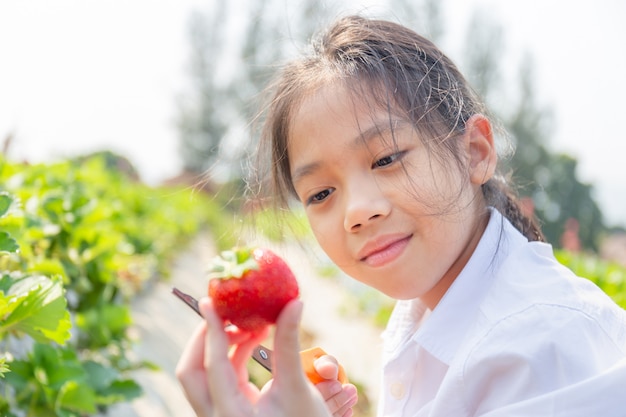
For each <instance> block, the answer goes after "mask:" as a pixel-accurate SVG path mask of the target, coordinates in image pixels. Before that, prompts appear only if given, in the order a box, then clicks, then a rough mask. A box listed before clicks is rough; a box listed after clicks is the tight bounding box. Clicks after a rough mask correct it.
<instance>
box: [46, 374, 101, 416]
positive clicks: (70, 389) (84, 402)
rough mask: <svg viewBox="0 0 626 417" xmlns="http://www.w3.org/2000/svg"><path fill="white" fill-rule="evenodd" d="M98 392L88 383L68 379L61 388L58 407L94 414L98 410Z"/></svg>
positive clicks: (58, 408)
mask: <svg viewBox="0 0 626 417" xmlns="http://www.w3.org/2000/svg"><path fill="white" fill-rule="evenodd" d="M96 398H97V397H96V393H95V392H94V391H93V389H92V388H91V387H90V386H88V385H86V384H79V383H78V382H77V381H68V382H66V383H65V384H64V385H63V387H62V388H61V389H60V390H59V395H58V397H57V402H56V407H55V408H56V409H57V410H58V411H61V410H70V411H75V412H79V413H89V414H93V413H95V412H96Z"/></svg>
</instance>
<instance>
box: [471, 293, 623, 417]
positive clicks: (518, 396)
mask: <svg viewBox="0 0 626 417" xmlns="http://www.w3.org/2000/svg"><path fill="white" fill-rule="evenodd" d="M624 349H626V346H624V345H623V344H621V342H619V341H617V340H616V338H615V337H614V336H612V335H611V334H610V333H608V332H607V331H606V330H605V328H604V327H603V323H600V322H599V321H598V319H596V318H594V317H591V316H590V315H588V314H586V313H584V312H582V311H579V310H576V309H572V308H570V307H564V306H560V305H545V304H544V305H533V306H531V307H529V308H527V309H526V310H524V311H521V312H518V313H516V314H514V315H511V316H509V317H506V318H505V319H502V320H501V321H499V322H498V323H497V324H496V325H495V326H493V327H492V328H491V330H490V331H489V332H488V333H487V334H485V335H484V336H483V337H482V338H481V339H480V340H478V341H477V343H476V344H474V346H473V348H472V349H471V350H470V352H469V354H468V355H467V356H466V360H465V363H464V366H463V367H462V369H463V375H462V385H463V389H462V392H463V396H464V403H465V407H466V409H467V414H468V415H471V416H484V417H487V416H488V417H500V416H502V417H504V416H509V417H510V416H531V415H532V416H579V415H580V416H581V417H582V416H583V415H584V416H590V415H602V416H607V415H609V416H613V415H615V416H618V415H619V416H626V408H625V407H624V402H625V401H626V400H624V398H625V394H626V359H625V356H626V355H625V351H624ZM592 387H593V388H592ZM596 387H604V388H605V389H604V390H600V389H598V388H596ZM599 395H600V396H599ZM600 402H602V403H600ZM600 406H601V407H603V409H605V410H604V411H606V410H613V409H618V408H619V409H621V413H622V414H611V413H607V412H596V411H594V412H591V413H584V412H583V413H582V414H580V413H581V411H580V410H585V409H586V408H585V407H587V409H589V407H600ZM594 410H595V409H594Z"/></svg>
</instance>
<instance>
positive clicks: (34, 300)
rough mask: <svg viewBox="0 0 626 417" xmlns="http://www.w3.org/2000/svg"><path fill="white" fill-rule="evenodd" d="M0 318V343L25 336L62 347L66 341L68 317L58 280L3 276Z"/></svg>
mask: <svg viewBox="0 0 626 417" xmlns="http://www.w3.org/2000/svg"><path fill="white" fill-rule="evenodd" d="M0 318H2V321H0V340H1V339H2V338H3V337H4V336H6V335H8V334H16V335H24V334H27V335H29V336H30V337H31V338H33V339H34V340H36V341H39V342H46V341H54V342H56V343H58V344H64V343H65V342H66V341H67V340H68V339H69V338H70V328H71V322H70V314H69V312H68V311H67V309H66V301H65V297H64V294H63V286H62V284H61V281H60V279H58V277H54V278H48V277H45V276H41V275H32V276H23V277H18V278H15V277H14V276H11V275H8V274H5V275H3V276H2V278H0Z"/></svg>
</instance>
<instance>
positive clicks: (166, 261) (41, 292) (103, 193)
mask: <svg viewBox="0 0 626 417" xmlns="http://www.w3.org/2000/svg"><path fill="white" fill-rule="evenodd" d="M112 162H115V159H114V158H113V156H112V155H111V154H102V155H97V156H94V157H85V158H80V159H77V160H75V161H63V162H58V163H53V164H36V165H26V164H13V163H10V162H8V161H5V160H2V159H0V184H1V185H0V376H2V377H3V378H1V379H0V393H1V394H0V415H2V416H4V415H13V414H11V413H12V412H13V413H16V414H20V413H25V414H26V415H36V416H86V415H89V414H93V413H96V412H100V411H104V410H105V409H106V407H107V406H109V405H111V404H114V403H116V402H120V401H128V400H130V399H132V398H135V397H136V396H138V395H140V393H141V388H140V387H139V386H138V385H137V383H136V382H134V381H133V380H131V379H129V378H128V377H127V376H126V374H127V372H128V371H129V370H132V369H136V368H140V367H150V366H151V365H150V364H148V363H145V362H141V361H139V362H137V361H136V360H134V359H132V358H131V357H130V356H129V355H128V352H129V350H130V348H131V347H132V340H131V339H130V337H129V334H128V329H129V327H130V326H131V325H132V317H131V311H130V307H129V301H130V299H131V298H132V297H133V296H134V295H135V294H136V293H137V292H139V291H141V290H142V288H143V287H144V285H145V284H146V283H147V282H148V281H150V280H152V279H160V278H167V276H168V268H169V265H170V262H171V260H172V257H173V256H174V255H175V254H176V253H177V252H178V251H180V250H181V249H183V248H184V247H185V244H186V243H187V242H188V241H189V239H190V238H192V237H194V236H195V235H196V234H197V233H198V232H199V231H200V230H201V228H204V227H207V226H208V227H211V226H213V225H217V227H216V229H217V230H223V228H226V227H227V225H229V222H225V221H223V215H222V214H221V213H223V210H220V207H218V204H219V203H218V202H217V201H216V200H213V199H210V198H209V197H207V196H206V195H205V194H200V193H194V191H193V190H191V189H181V188H152V187H148V186H146V185H144V184H141V183H139V182H137V181H135V180H134V179H133V178H132V176H131V177H129V176H127V175H124V174H122V173H121V172H119V171H117V170H112V169H111V168H110V167H111V166H113V165H115V164H113V165H112ZM221 233H223V237H224V238H225V239H227V238H228V237H229V236H228V234H227V233H225V232H221ZM72 323H74V326H73V327H72ZM16 343H17V344H16ZM9 346H18V347H19V348H18V349H17V351H15V349H13V351H11V350H9V351H8V352H7V351H6V348H7V347H9ZM9 349H11V348H9Z"/></svg>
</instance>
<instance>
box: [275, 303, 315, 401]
mask: <svg viewBox="0 0 626 417" xmlns="http://www.w3.org/2000/svg"><path fill="white" fill-rule="evenodd" d="M301 317H302V302H301V301H300V300H293V301H290V302H289V303H288V304H287V305H286V306H285V307H284V308H283V311H282V312H281V313H280V316H279V317H278V321H277V322H276V333H275V335H274V360H275V364H274V367H275V368H274V372H273V374H274V385H278V384H280V385H281V386H282V387H290V390H302V389H304V388H303V387H305V386H306V385H307V383H308V382H307V380H306V378H305V376H304V371H303V370H302V364H301V362H300V354H299V352H300V342H299V340H298V330H299V327H300V319H301Z"/></svg>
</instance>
